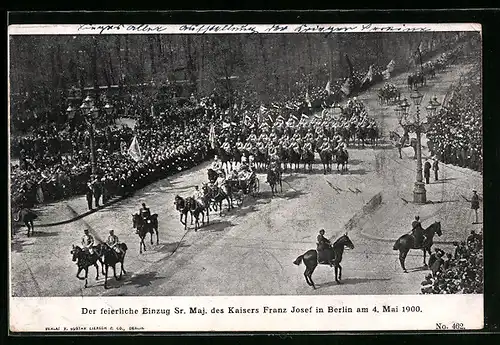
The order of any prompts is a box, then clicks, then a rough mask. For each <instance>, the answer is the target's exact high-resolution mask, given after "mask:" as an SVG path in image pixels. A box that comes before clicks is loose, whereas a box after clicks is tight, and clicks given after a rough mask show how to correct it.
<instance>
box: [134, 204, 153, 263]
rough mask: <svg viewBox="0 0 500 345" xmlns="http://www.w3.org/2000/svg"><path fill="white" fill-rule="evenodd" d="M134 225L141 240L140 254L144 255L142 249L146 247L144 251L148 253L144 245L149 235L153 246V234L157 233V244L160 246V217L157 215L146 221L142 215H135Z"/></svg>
mask: <svg viewBox="0 0 500 345" xmlns="http://www.w3.org/2000/svg"><path fill="white" fill-rule="evenodd" d="M132 224H133V227H134V229H137V231H138V234H139V238H140V239H141V242H140V243H139V253H140V254H142V248H143V247H144V251H146V244H145V243H144V239H145V238H146V235H147V234H148V233H150V234H151V245H153V234H154V233H156V244H159V242H160V238H159V236H158V215H157V214H156V213H155V214H153V215H151V217H150V218H149V219H148V220H147V221H144V218H142V217H141V216H140V215H138V214H137V213H136V214H133V215H132Z"/></svg>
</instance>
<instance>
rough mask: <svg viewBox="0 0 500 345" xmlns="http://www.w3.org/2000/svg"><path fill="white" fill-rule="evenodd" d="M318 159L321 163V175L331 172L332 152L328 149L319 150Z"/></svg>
mask: <svg viewBox="0 0 500 345" xmlns="http://www.w3.org/2000/svg"><path fill="white" fill-rule="evenodd" d="M319 158H320V159H321V163H322V164H323V175H326V173H327V172H329V171H332V159H333V154H332V151H331V150H329V149H328V150H321V151H320V153H319Z"/></svg>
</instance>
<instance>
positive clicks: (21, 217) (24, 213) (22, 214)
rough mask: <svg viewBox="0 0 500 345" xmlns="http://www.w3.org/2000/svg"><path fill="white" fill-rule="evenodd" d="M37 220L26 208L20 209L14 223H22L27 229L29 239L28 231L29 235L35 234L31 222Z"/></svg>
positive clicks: (35, 215) (33, 213)
mask: <svg viewBox="0 0 500 345" xmlns="http://www.w3.org/2000/svg"><path fill="white" fill-rule="evenodd" d="M37 218H38V215H37V214H36V213H35V212H33V211H31V210H29V209H26V208H22V209H20V210H19V212H18V213H17V219H14V221H15V222H19V221H22V222H23V223H24V225H25V226H26V228H27V229H28V237H30V230H31V234H32V235H34V234H35V226H34V225H33V221H34V220H35V219H37Z"/></svg>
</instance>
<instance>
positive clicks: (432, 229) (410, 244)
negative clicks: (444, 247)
mask: <svg viewBox="0 0 500 345" xmlns="http://www.w3.org/2000/svg"><path fill="white" fill-rule="evenodd" d="M434 234H438V236H441V235H442V234H443V233H442V232H441V223H440V222H434V223H433V224H432V225H430V226H429V227H428V228H426V229H425V230H424V229H422V227H420V228H417V229H416V230H415V234H405V235H403V236H401V237H400V238H398V239H397V241H396V243H394V247H393V248H392V249H394V250H399V262H400V263H401V268H402V269H403V271H404V272H405V273H407V271H406V268H405V259H406V255H408V252H409V251H410V249H422V251H423V252H424V266H427V263H426V262H425V258H426V252H428V253H429V255H431V247H432V245H433V243H434V242H433V238H434ZM416 235H417V236H423V235H425V237H426V239H425V241H424V242H423V243H422V246H416V245H415V242H416V238H415V236H416Z"/></svg>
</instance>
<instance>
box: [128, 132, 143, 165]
mask: <svg viewBox="0 0 500 345" xmlns="http://www.w3.org/2000/svg"><path fill="white" fill-rule="evenodd" d="M128 154H129V155H130V157H132V159H133V160H134V161H136V162H138V161H140V160H141V159H142V154H141V147H140V146H139V141H138V140H137V136H134V139H132V143H131V144H130V147H129V148H128Z"/></svg>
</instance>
